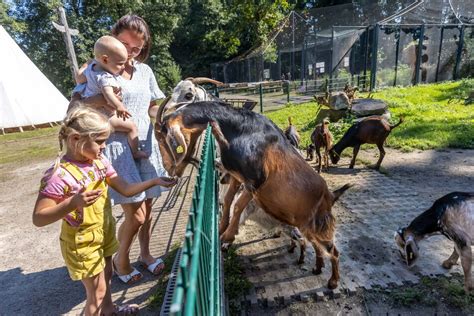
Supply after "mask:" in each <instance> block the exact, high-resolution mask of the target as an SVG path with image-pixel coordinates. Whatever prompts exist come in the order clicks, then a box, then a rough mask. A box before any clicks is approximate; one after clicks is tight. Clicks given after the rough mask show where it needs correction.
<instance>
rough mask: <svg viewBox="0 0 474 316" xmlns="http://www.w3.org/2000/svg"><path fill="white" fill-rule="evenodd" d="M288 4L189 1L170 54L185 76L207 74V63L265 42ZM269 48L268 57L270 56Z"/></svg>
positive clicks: (283, 1) (283, 0)
mask: <svg viewBox="0 0 474 316" xmlns="http://www.w3.org/2000/svg"><path fill="white" fill-rule="evenodd" d="M289 9H290V5H289V4H288V1H287V0H277V1H269V0H261V1H258V4H256V3H255V1H253V0H252V1H251V0H243V1H229V2H221V1H212V2H191V4H190V5H189V8H188V9H187V10H185V11H183V13H184V14H183V19H182V23H180V25H179V27H178V28H177V29H176V32H175V40H174V42H173V45H172V46H171V53H172V55H173V57H174V58H175V60H176V61H177V63H178V64H179V65H180V66H181V67H182V69H183V74H184V76H185V77H187V76H193V77H196V76H209V75H210V69H209V64H210V63H213V62H220V61H223V60H226V59H229V58H231V57H235V56H237V55H240V54H242V53H244V52H245V51H247V50H248V49H250V48H252V47H258V46H260V45H261V44H263V43H264V42H265V41H266V38H267V35H268V34H269V33H270V32H271V31H272V30H273V29H274V28H275V27H276V26H277V25H278V23H279V22H280V20H281V19H282V18H283V17H284V14H285V13H286V12H288V10H289ZM274 55H275V54H273V53H272V51H271V50H270V51H269V53H268V54H267V57H268V58H274Z"/></svg>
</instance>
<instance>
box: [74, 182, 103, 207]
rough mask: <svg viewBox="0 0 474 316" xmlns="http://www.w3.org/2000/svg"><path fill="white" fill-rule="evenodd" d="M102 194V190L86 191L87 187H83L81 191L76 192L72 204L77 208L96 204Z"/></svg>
mask: <svg viewBox="0 0 474 316" xmlns="http://www.w3.org/2000/svg"><path fill="white" fill-rule="evenodd" d="M101 195H102V190H91V191H86V188H85V187H83V188H82V189H81V190H80V191H79V192H77V193H76V194H74V196H73V197H72V199H71V204H72V205H73V206H74V208H75V209H79V208H83V207H86V206H89V205H92V204H94V203H95V202H96V201H97V200H98V199H99V197H100V196H101Z"/></svg>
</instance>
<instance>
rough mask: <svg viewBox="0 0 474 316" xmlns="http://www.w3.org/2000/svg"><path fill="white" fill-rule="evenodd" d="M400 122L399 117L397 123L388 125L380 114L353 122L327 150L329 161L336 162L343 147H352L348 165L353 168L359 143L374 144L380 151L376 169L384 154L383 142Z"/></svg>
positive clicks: (401, 120)
mask: <svg viewBox="0 0 474 316" xmlns="http://www.w3.org/2000/svg"><path fill="white" fill-rule="evenodd" d="M402 122H403V119H402V118H400V121H399V122H398V123H397V124H395V125H390V124H389V123H388V121H387V120H386V119H384V118H383V117H382V116H369V117H367V118H365V119H363V120H362V121H360V122H357V123H355V124H354V125H352V126H351V127H350V128H349V129H348V130H347V132H346V133H345V134H344V136H342V138H341V139H340V140H339V141H338V142H337V143H336V145H334V147H333V148H332V149H331V150H330V151H329V155H330V157H331V162H332V163H333V164H337V163H338V161H339V159H340V158H341V154H342V152H343V151H344V149H346V148H347V147H354V152H353V154H352V160H351V164H350V165H349V168H351V169H352V168H354V165H355V161H356V157H357V154H358V153H359V148H360V145H362V144H376V145H377V148H378V149H379V151H380V157H379V160H378V161H377V164H376V165H375V169H376V170H378V169H379V168H380V164H381V163H382V160H383V157H384V156H385V150H384V148H383V144H384V142H385V140H386V139H387V137H388V135H389V134H390V132H391V131H392V130H393V129H394V128H395V127H397V126H398V125H400V124H401V123H402Z"/></svg>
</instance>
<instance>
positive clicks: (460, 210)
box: [395, 192, 474, 293]
mask: <svg viewBox="0 0 474 316" xmlns="http://www.w3.org/2000/svg"><path fill="white" fill-rule="evenodd" d="M435 234H443V235H444V236H446V237H447V238H449V239H450V240H452V241H454V251H453V253H452V254H451V256H450V257H449V258H448V259H446V260H445V261H444V262H443V267H444V268H446V269H450V268H451V267H452V266H453V265H455V264H456V262H457V261H458V259H459V257H461V265H462V269H463V271H464V289H465V291H466V292H467V293H468V292H469V291H471V290H473V289H474V286H473V284H472V276H471V267H472V250H471V247H472V246H473V244H474V192H453V193H450V194H447V195H445V196H443V197H442V198H440V199H438V200H436V201H435V202H434V203H433V205H432V206H431V207H430V208H429V209H428V210H426V211H425V212H423V213H422V214H420V215H419V216H417V217H416V218H415V219H414V220H413V221H412V222H411V223H410V225H408V226H407V227H405V228H400V229H399V230H398V231H397V232H396V233H395V241H396V243H397V246H398V248H399V250H400V254H401V255H402V257H403V258H404V259H405V261H406V263H407V265H408V266H412V265H413V264H414V263H415V261H416V260H417V259H418V257H419V256H420V255H419V249H418V242H419V241H421V240H422V239H424V238H426V237H429V236H432V235H435Z"/></svg>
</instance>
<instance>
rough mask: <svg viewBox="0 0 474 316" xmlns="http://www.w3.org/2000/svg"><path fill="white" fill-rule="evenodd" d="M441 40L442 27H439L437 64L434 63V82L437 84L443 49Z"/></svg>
mask: <svg viewBox="0 0 474 316" xmlns="http://www.w3.org/2000/svg"><path fill="white" fill-rule="evenodd" d="M443 38H444V26H441V35H440V38H439V49H438V62H437V63H436V75H435V82H438V75H439V63H440V61H441V50H442V49H443Z"/></svg>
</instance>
